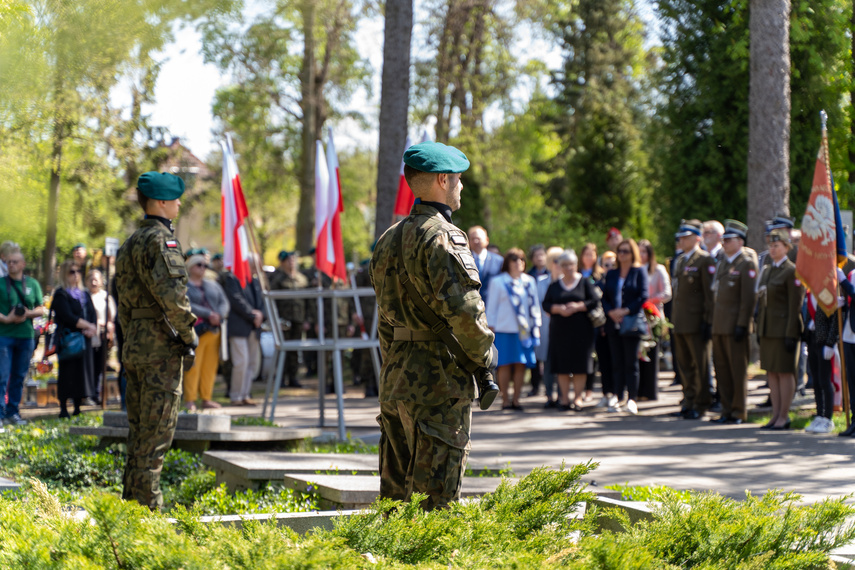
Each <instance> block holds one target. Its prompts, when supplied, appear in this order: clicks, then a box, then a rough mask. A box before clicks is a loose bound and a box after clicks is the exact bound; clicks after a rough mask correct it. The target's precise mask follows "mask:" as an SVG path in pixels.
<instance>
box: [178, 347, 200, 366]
mask: <svg viewBox="0 0 855 570" xmlns="http://www.w3.org/2000/svg"><path fill="white" fill-rule="evenodd" d="M194 362H196V351H195V350H193V349H192V348H190V347H189V346H188V347H187V348H186V349H185V350H184V356H182V357H181V367H182V368H183V369H184V372H187V371H188V370H190V369H191V368H193V363H194Z"/></svg>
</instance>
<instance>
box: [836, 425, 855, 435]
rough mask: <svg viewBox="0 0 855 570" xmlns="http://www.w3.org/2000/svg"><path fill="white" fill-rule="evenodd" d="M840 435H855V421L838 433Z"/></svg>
mask: <svg viewBox="0 0 855 570" xmlns="http://www.w3.org/2000/svg"><path fill="white" fill-rule="evenodd" d="M837 435H838V437H852V436H853V435H855V422H853V423H851V424H849V427H848V428H846V429H845V430H843V431H842V432H840V433H838V434H837Z"/></svg>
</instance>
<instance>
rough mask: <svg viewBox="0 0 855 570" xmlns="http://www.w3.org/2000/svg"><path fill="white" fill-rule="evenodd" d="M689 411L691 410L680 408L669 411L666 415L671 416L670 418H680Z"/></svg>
mask: <svg viewBox="0 0 855 570" xmlns="http://www.w3.org/2000/svg"><path fill="white" fill-rule="evenodd" d="M690 411H691V410H687V409H682V410H680V411H679V412H671V413H670V414H668V415H669V416H671V417H672V418H682V417H683V416H684V415H686V412H690Z"/></svg>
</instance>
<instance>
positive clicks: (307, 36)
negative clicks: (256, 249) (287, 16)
mask: <svg viewBox="0 0 855 570" xmlns="http://www.w3.org/2000/svg"><path fill="white" fill-rule="evenodd" d="M302 12H303V37H304V43H303V70H302V78H301V88H300V91H301V93H300V109H301V111H302V114H303V116H302V127H303V133H302V134H303V138H302V145H303V152H302V155H301V160H300V163H301V164H300V209H299V214H298V215H297V249H298V250H299V251H302V252H308V251H309V249H310V248H311V247H312V246H313V245H314V241H315V235H314V228H315V139H316V138H317V127H316V124H315V120H316V116H315V115H316V105H317V101H315V36H314V26H315V5H314V2H313V0H304V1H303V8H302Z"/></svg>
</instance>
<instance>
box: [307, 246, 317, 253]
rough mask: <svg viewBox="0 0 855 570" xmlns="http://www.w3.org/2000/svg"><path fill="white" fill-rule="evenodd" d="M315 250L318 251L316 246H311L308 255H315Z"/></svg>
mask: <svg viewBox="0 0 855 570" xmlns="http://www.w3.org/2000/svg"><path fill="white" fill-rule="evenodd" d="M316 251H318V249H317V248H316V247H313V248H312V249H310V250H309V255H315V252H316Z"/></svg>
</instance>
